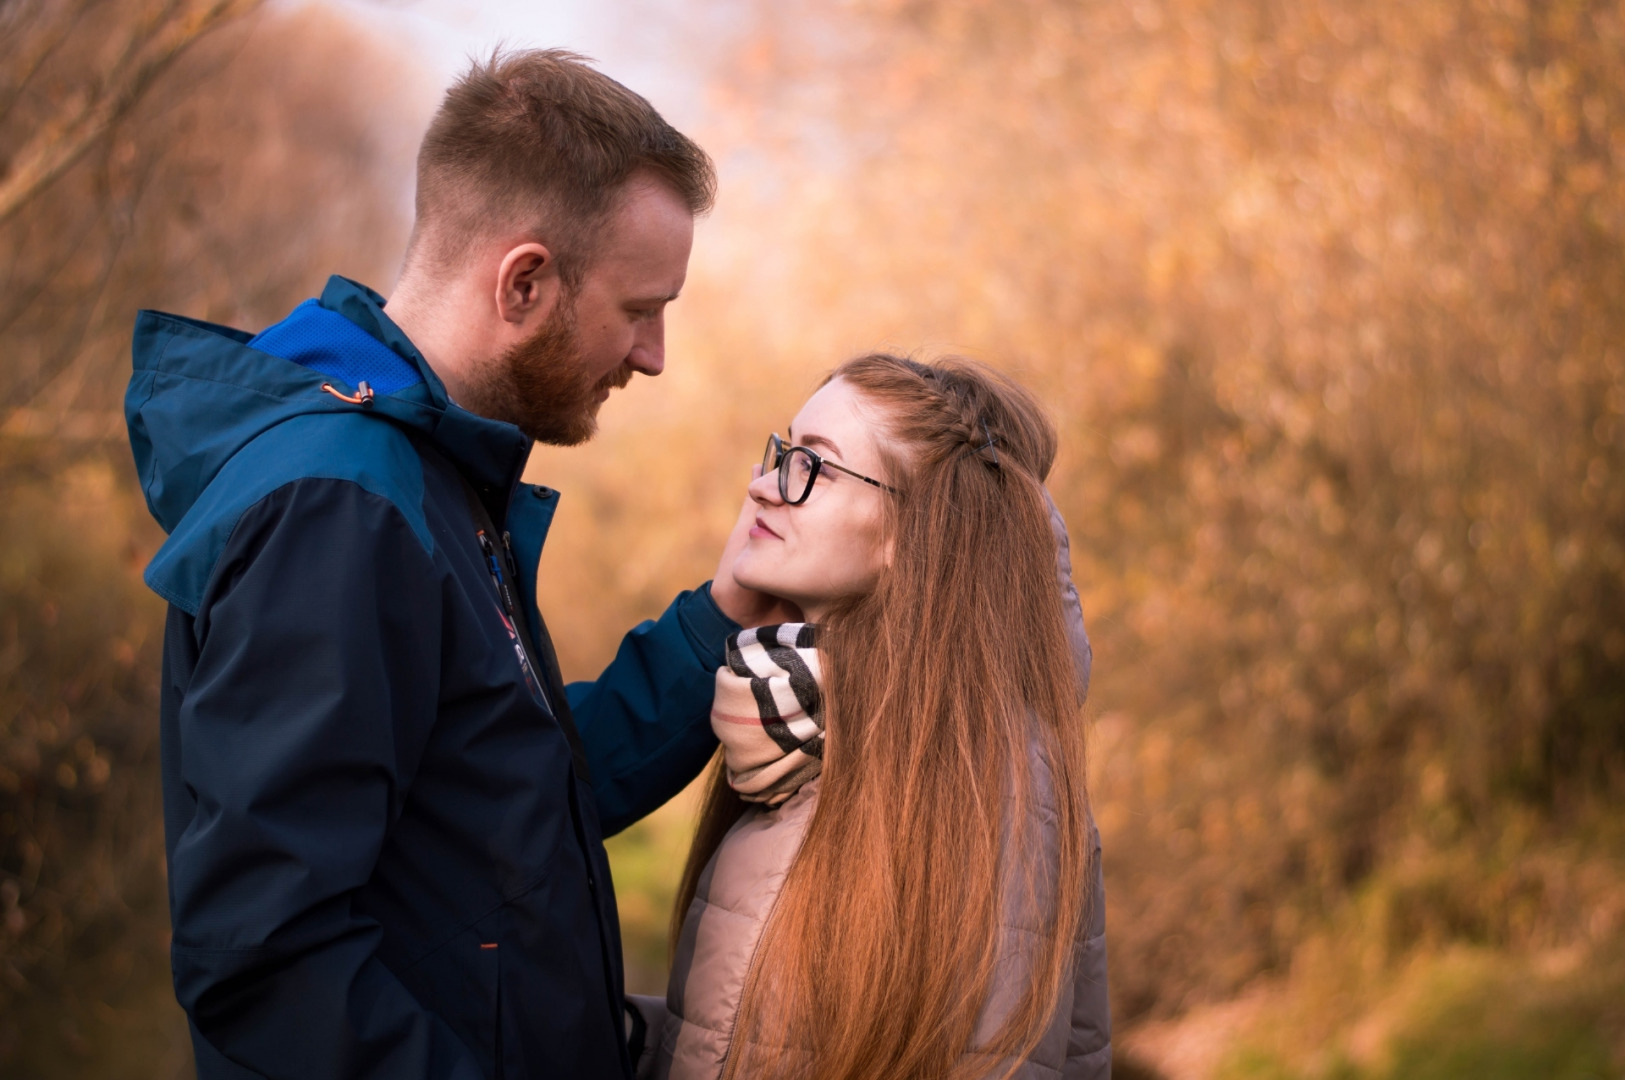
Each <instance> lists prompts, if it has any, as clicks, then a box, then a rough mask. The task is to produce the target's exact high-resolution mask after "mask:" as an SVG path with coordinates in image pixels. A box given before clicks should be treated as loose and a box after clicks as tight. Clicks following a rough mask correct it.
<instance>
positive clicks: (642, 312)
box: [632, 308, 660, 322]
mask: <svg viewBox="0 0 1625 1080" xmlns="http://www.w3.org/2000/svg"><path fill="white" fill-rule="evenodd" d="M659 314H660V309H659V308H633V309H632V321H633V322H648V321H649V320H650V319H652V318H654V317H655V316H656V315H659Z"/></svg>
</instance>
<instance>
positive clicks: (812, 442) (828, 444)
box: [801, 435, 843, 457]
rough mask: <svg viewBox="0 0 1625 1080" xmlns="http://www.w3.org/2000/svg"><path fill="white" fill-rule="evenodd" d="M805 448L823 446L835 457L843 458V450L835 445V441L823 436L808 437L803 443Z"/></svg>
mask: <svg viewBox="0 0 1625 1080" xmlns="http://www.w3.org/2000/svg"><path fill="white" fill-rule="evenodd" d="M801 445H803V446H822V447H823V448H824V449H826V450H828V451H829V452H830V454H832V455H833V456H835V457H842V456H843V455H842V453H841V448H840V447H839V446H836V445H835V440H834V439H826V438H824V436H822V435H808V436H807V437H806V438H804V439H803V440H802V442H801Z"/></svg>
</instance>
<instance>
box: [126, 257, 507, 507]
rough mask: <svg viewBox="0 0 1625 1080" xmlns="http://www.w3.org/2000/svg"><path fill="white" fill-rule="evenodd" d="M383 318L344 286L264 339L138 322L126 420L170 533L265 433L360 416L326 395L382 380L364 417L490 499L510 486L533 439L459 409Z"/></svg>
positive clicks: (148, 488)
mask: <svg viewBox="0 0 1625 1080" xmlns="http://www.w3.org/2000/svg"><path fill="white" fill-rule="evenodd" d="M383 309H384V299H383V297H381V296H379V295H378V294H377V293H375V292H373V291H372V290H371V289H368V288H367V287H365V286H363V285H360V284H357V283H356V282H353V281H349V280H348V279H345V278H342V277H337V276H335V277H333V278H331V279H330V280H329V281H328V284H327V288H326V289H325V290H324V291H323V293H322V297H321V299H320V300H319V301H307V302H306V303H305V304H302V305H300V308H299V309H297V310H296V311H295V312H294V314H293V315H291V316H290V317H289V318H288V319H287V320H284V322H282V323H279V324H277V325H276V326H274V327H272V328H270V329H269V330H267V331H266V332H265V333H263V334H261V335H258V336H257V337H256V336H253V335H250V334H247V333H244V332H243V331H241V330H234V329H232V328H230V327H225V326H217V325H214V324H211V323H207V322H202V321H200V320H196V319H188V318H184V317H182V316H179V315H169V314H165V313H162V312H157V311H143V312H141V313H140V314H139V315H138V316H137V319H136V326H135V339H134V342H133V348H132V352H133V356H134V362H135V371H134V374H133V376H132V377H131V379H130V386H129V389H128V390H127V391H126V393H125V398H124V414H125V420H126V422H127V423H128V425H129V431H130V448H131V450H132V451H133V452H134V455H135V463H136V469H137V474H138V475H139V477H140V480H141V488H142V491H143V493H144V494H145V495H146V499H147V507H148V509H150V510H151V512H152V516H153V517H154V518H156V519H157V521H158V524H159V525H161V526H162V527H163V529H164V531H165V532H166V533H174V531H175V530H176V529H177V528H179V527H180V525H181V523H182V521H183V520H184V519H185V518H186V515H187V514H188V513H189V512H191V510H192V509H193V507H194V506H195V505H196V504H197V503H198V500H199V499H200V497H201V496H202V495H203V493H204V491H205V490H206V489H207V488H208V486H209V485H210V483H212V482H213V481H214V479H215V478H216V477H217V476H219V474H220V471H221V470H222V469H223V468H225V466H226V465H227V463H228V462H230V461H231V460H232V458H233V457H235V456H236V455H237V454H239V453H240V452H241V451H242V450H243V448H244V447H246V446H248V445H249V444H250V443H252V442H253V441H254V440H255V439H257V438H259V437H261V436H262V435H264V434H265V433H266V432H268V431H270V430H271V429H273V428H275V427H277V426H279V425H282V424H285V423H287V422H288V421H290V420H294V419H296V418H298V417H303V416H309V415H312V414H319V413H352V414H353V413H356V412H358V411H362V409H361V406H359V405H357V404H355V403H353V402H347V401H344V400H342V399H341V398H339V397H337V396H335V395H334V394H332V393H329V392H328V391H325V390H323V389H322V386H323V384H328V385H330V386H332V387H333V388H334V389H336V390H341V391H342V392H343V393H345V394H347V395H349V396H351V397H354V396H355V394H356V392H357V389H358V388H357V386H356V385H354V384H353V383H352V382H351V381H350V380H349V379H348V378H346V377H345V376H350V377H351V378H355V379H356V381H357V382H359V381H360V377H361V376H365V375H367V374H368V373H372V377H373V380H374V382H375V384H376V387H375V388H376V389H378V390H382V391H384V392H380V393H378V394H377V396H376V397H375V398H374V400H373V404H372V405H371V406H370V407H368V408H366V409H365V410H364V411H365V412H366V413H367V414H369V415H370V416H371V417H375V418H377V419H379V420H383V421H388V422H391V423H394V424H397V425H401V426H403V427H406V428H410V429H415V430H418V431H421V432H423V433H425V434H427V435H428V436H430V438H431V439H432V441H433V442H434V443H435V444H436V445H437V446H438V447H439V448H440V449H441V450H442V451H443V452H445V453H446V454H447V456H448V457H450V458H452V459H453V460H454V461H456V462H457V463H458V464H459V465H460V466H462V468H463V469H464V471H465V472H466V473H467V474H468V475H469V478H470V480H472V481H473V482H474V483H476V484H477V485H479V486H480V487H482V488H497V489H500V490H503V491H506V490H507V489H508V488H509V487H510V486H511V484H512V483H513V481H514V480H515V479H516V477H517V470H518V469H519V468H522V467H523V463H524V460H525V457H526V455H527V454H528V452H529V449H530V440H529V439H527V438H526V437H525V436H524V435H523V434H522V433H521V432H520V431H519V429H518V428H516V427H514V426H513V425H511V424H505V423H501V422H498V421H494V420H487V419H485V418H484V417H480V416H475V415H474V414H473V413H470V412H468V411H467V410H465V409H463V408H461V407H459V406H458V405H456V404H454V403H452V402H451V400H450V399H449V398H448V397H447V395H446V389H445V386H444V385H443V384H442V383H441V381H440V379H439V378H438V377H437V376H436V375H435V373H434V371H433V370H432V369H431V368H430V367H429V364H428V362H427V361H426V360H425V359H424V358H423V355H422V353H420V352H419V351H418V350H417V348H416V347H415V346H414V345H413V344H412V343H411V341H409V340H408V339H407V337H406V335H405V334H404V333H402V332H401V330H400V328H399V327H397V326H396V325H395V324H394V322H392V321H391V320H390V319H389V317H388V316H387V315H385V314H384V310H383ZM335 338H336V339H337V341H338V347H337V349H335V347H334V340H335ZM267 349H275V352H272V351H267ZM277 353H280V355H278V354H277ZM358 373H359V375H358ZM380 375H381V376H382V378H380Z"/></svg>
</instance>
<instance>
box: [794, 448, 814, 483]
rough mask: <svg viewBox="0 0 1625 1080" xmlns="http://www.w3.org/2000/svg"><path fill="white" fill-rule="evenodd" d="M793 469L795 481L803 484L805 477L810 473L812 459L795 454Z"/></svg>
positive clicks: (804, 455) (805, 480)
mask: <svg viewBox="0 0 1625 1080" xmlns="http://www.w3.org/2000/svg"><path fill="white" fill-rule="evenodd" d="M794 469H795V475H796V479H797V480H799V481H801V482H802V483H804V484H805V483H806V482H807V477H808V476H809V475H811V473H812V458H810V457H808V456H807V455H806V454H797V455H796V462H795V465H794Z"/></svg>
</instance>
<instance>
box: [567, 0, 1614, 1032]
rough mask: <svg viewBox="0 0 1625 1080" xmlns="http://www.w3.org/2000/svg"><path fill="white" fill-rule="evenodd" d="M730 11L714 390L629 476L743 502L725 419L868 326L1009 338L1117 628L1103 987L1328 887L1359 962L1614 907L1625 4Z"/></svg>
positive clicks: (863, 0)
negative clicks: (1035, 389) (729, 493)
mask: <svg viewBox="0 0 1625 1080" xmlns="http://www.w3.org/2000/svg"><path fill="white" fill-rule="evenodd" d="M730 11H733V12H734V13H735V15H736V16H739V15H741V14H743V16H745V17H744V18H742V19H741V21H742V22H743V23H744V25H746V26H747V27H748V29H747V30H746V31H744V32H743V38H742V43H741V46H740V48H739V49H738V52H737V60H736V62H735V64H734V66H733V67H732V69H731V70H729V71H728V73H727V74H726V75H725V76H724V77H723V78H721V79H720V80H719V82H718V86H717V100H716V103H717V105H718V110H719V117H720V118H721V121H722V122H723V124H725V125H730V126H721V125H719V132H718V134H717V135H716V136H714V137H713V138H712V140H711V141H710V143H708V145H711V146H712V147H713V149H716V150H718V151H719V152H721V156H722V160H723V179H724V198H723V206H722V208H721V209H720V210H719V215H718V222H717V223H716V225H715V228H718V229H722V230H723V231H724V233H725V235H724V236H723V237H721V238H718V237H716V236H714V235H713V236H711V237H709V238H707V237H706V236H704V235H703V234H702V239H701V243H700V245H699V248H698V249H697V256H696V258H697V268H696V273H695V282H694V284H693V285H692V286H691V289H690V291H689V294H688V295H689V296H690V297H692V298H694V303H695V305H696V307H697V308H698V311H686V312H679V313H678V316H680V317H674V322H676V323H677V325H678V327H679V329H678V331H677V333H678V334H679V335H691V337H692V343H693V347H694V348H696V349H697V350H699V351H701V352H702V353H710V354H711V356H712V359H711V361H710V363H711V365H712V368H711V375H710V378H711V382H710V387H711V392H710V393H709V394H705V393H700V392H695V393H694V394H693V395H692V396H691V398H690V400H689V401H686V402H684V403H682V404H681V405H677V406H675V407H674V409H673V411H671V412H668V413H666V414H664V415H663V416H661V417H658V418H656V417H654V416H653V415H652V414H653V409H652V407H651V408H650V413H651V416H650V417H648V418H644V419H648V420H653V422H654V423H655V424H657V425H662V426H663V430H664V432H665V435H666V439H667V442H666V444H665V445H668V446H672V445H676V446H683V447H684V448H685V449H684V455H685V457H684V461H685V462H686V461H687V460H688V457H689V456H694V457H696V458H699V459H700V460H703V461H705V466H704V468H702V469H699V470H697V471H696V472H692V473H691V472H688V471H687V470H685V469H681V468H675V467H672V468H673V474H674V475H675V476H677V477H680V478H681V479H682V481H684V483H680V484H677V485H675V489H674V490H670V491H664V492H662V491H660V490H657V488H656V485H653V484H639V483H636V482H629V483H627V484H624V485H623V488H624V494H623V495H622V496H621V499H620V503H618V504H616V505H625V506H629V507H635V508H636V516H637V519H638V520H643V521H663V520H666V519H668V518H673V517H677V516H679V515H681V514H682V513H683V512H684V511H683V509H682V508H683V507H684V506H686V505H693V503H694V500H695V499H696V498H699V499H700V500H701V501H702V502H703V505H706V506H711V505H712V503H717V504H719V505H720V504H721V503H722V502H724V501H725V500H723V499H721V498H720V497H713V496H711V495H710V494H708V493H709V492H710V491H711V486H712V484H713V479H712V478H713V477H714V476H715V475H718V471H719V469H721V468H722V466H721V465H720V464H718V463H717V462H713V461H712V460H711V458H710V457H709V456H707V455H710V454H711V453H712V451H711V449H710V448H713V447H716V446H717V445H718V444H719V442H726V443H727V444H728V445H729V446H730V448H731V450H732V453H733V455H734V459H736V464H737V465H738V468H742V463H743V462H747V461H748V460H750V455H751V452H752V451H753V450H754V445H753V444H752V445H747V442H750V441H751V438H760V432H763V431H765V430H767V427H768V426H769V425H771V424H773V423H776V422H782V420H783V418H784V417H785V416H787V415H788V414H789V411H790V410H792V409H793V408H794V407H795V403H796V401H798V400H799V398H800V397H801V396H802V395H804V394H805V393H806V392H807V391H808V390H810V389H811V386H812V385H813V376H814V374H815V373H816V372H817V371H820V370H826V369H827V368H828V367H830V366H832V365H833V364H834V363H835V362H837V361H838V360H840V359H842V358H843V357H845V356H847V355H850V354H851V353H853V352H855V351H857V350H859V349H864V348H869V347H873V346H875V345H879V344H886V343H892V344H894V345H896V346H898V347H901V348H904V349H911V348H916V347H920V346H925V347H926V348H927V349H928V350H930V349H937V350H941V349H943V348H951V349H954V350H957V351H967V352H971V353H973V354H978V355H982V356H984V357H987V358H990V359H994V360H995V361H997V362H1002V363H1006V364H1009V365H1013V366H1014V367H1015V368H1016V369H1017V370H1018V371H1019V372H1021V373H1022V374H1023V375H1024V377H1026V378H1027V379H1029V380H1030V381H1032V382H1033V383H1034V384H1036V385H1038V386H1040V387H1041V388H1042V390H1043V392H1044V395H1045V397H1046V399H1047V400H1048V401H1049V402H1050V403H1051V405H1052V407H1053V409H1054V410H1055V413H1056V415H1057V418H1058V419H1059V421H1060V422H1061V425H1062V430H1063V452H1062V461H1061V463H1060V466H1059V467H1058V470H1057V473H1056V475H1055V477H1054V478H1053V486H1054V487H1055V489H1056V492H1057V495H1058V498H1059V500H1060V502H1061V504H1062V506H1063V508H1064V509H1065V510H1066V512H1067V515H1068V518H1069V520H1070V522H1071V524H1072V528H1073V530H1074V535H1075V538H1076V539H1075V550H1076V551H1077V554H1078V569H1079V577H1080V580H1081V583H1082V585H1083V586H1084V590H1085V597H1086V610H1087V612H1088V614H1089V616H1090V618H1091V622H1092V627H1093V629H1094V632H1095V635H1096V637H1097V641H1098V646H1099V648H1098V652H1097V664H1098V668H1097V673H1098V675H1097V683H1096V689H1095V692H1094V700H1093V702H1092V708H1091V711H1092V712H1093V713H1094V714H1095V716H1096V717H1097V742H1096V747H1097V766H1098V770H1099V774H1098V777H1097V781H1096V793H1095V797H1096V811H1097V814H1098V817H1099V819H1100V822H1101V825H1102V828H1103V830H1104V833H1105V836H1106V845H1107V847H1106V852H1107V854H1106V860H1107V874H1108V893H1109V908H1110V916H1109V917H1110V925H1111V934H1112V950H1113V964H1112V967H1113V971H1112V978H1113V990H1114V993H1115V996H1116V1001H1117V1009H1118V1015H1119V1017H1120V1018H1121V1019H1123V1020H1125V1021H1128V1022H1131V1023H1132V1022H1133V1021H1135V1020H1137V1019H1141V1018H1145V1017H1149V1016H1156V1015H1162V1014H1168V1013H1172V1012H1177V1011H1179V1010H1180V1009H1182V1008H1185V1007H1188V1006H1190V1005H1192V1004H1194V1003H1197V1002H1200V1001H1203V1000H1211V999H1215V998H1222V997H1225V996H1227V995H1230V994H1232V993H1234V992H1236V991H1237V990H1238V989H1239V988H1240V987H1241V986H1243V985H1244V984H1245V983H1247V982H1248V981H1249V980H1251V979H1253V978H1255V977H1256V976H1258V975H1260V974H1267V973H1271V972H1277V973H1279V972H1284V971H1285V970H1286V969H1287V968H1288V965H1289V963H1290V961H1291V958H1292V956H1293V954H1294V950H1295V949H1297V948H1298V947H1299V946H1300V944H1301V943H1302V942H1303V941H1304V940H1305V939H1306V937H1308V936H1309V935H1310V934H1312V933H1313V932H1315V930H1316V928H1318V927H1323V926H1325V925H1326V924H1327V920H1328V919H1330V918H1332V917H1333V916H1335V915H1336V914H1337V913H1338V912H1340V911H1346V910H1347V909H1349V907H1350V905H1354V906H1355V907H1356V908H1357V909H1358V911H1359V912H1360V915H1359V918H1360V920H1361V925H1362V926H1364V927H1366V928H1367V929H1368V930H1369V931H1370V934H1371V936H1372V938H1373V940H1374V941H1375V942H1376V944H1375V948H1376V949H1377V952H1378V954H1379V957H1378V962H1379V963H1381V962H1384V961H1383V960H1382V958H1383V957H1397V956H1401V955H1403V954H1405V953H1406V951H1407V950H1410V949H1413V948H1415V947H1419V946H1428V945H1432V944H1438V943H1442V942H1450V941H1467V942H1476V943H1481V944H1485V945H1491V946H1515V947H1520V948H1521V947H1530V946H1543V945H1555V944H1560V943H1561V944H1569V945H1580V946H1583V947H1590V946H1591V945H1595V944H1597V943H1600V942H1604V941H1610V940H1613V941H1617V940H1618V939H1619V938H1620V936H1621V935H1622V934H1625V901H1622V899H1621V897H1622V895H1625V894H1622V892H1621V890H1620V888H1619V882H1620V881H1621V880H1622V877H1625V872H1622V871H1625V867H1622V865H1621V864H1622V861H1625V860H1622V855H1625V842H1622V840H1625V838H1622V837H1621V829H1620V824H1621V823H1620V819H1619V816H1618V814H1617V810H1616V809H1614V808H1616V807H1617V805H1618V802H1617V800H1618V799H1619V796H1620V795H1621V793H1622V788H1625V549H1622V544H1625V483H1622V479H1625V431H1622V426H1625V351H1622V348H1625V347H1622V345H1621V342H1625V301H1622V299H1621V298H1622V297H1625V252H1622V247H1621V245H1622V240H1625V179H1622V178H1625V170H1622V169H1621V167H1620V166H1621V162H1620V160H1619V157H1620V155H1621V153H1622V152H1625V21H1622V15H1625V13H1622V11H1621V9H1620V7H1619V5H1618V4H1617V3H1601V2H1577V0H1556V2H1542V3H1536V2H1521V0H1497V2H1493V3H1481V2H1474V0H1428V2H1419V0H1376V2H1370V3H1365V4H1359V5H1348V4H1340V3H1332V2H1318V3H1316V2H1309V3H1302V2H1294V3H1286V2H1278V0H1226V2H1223V3H1219V2H1212V0H1134V2H1124V3H1103V4H1078V3H1073V2H1070V0H1000V2H998V3H993V2H988V0H858V2H854V3H849V4H843V5H840V6H839V7H831V6H830V5H821V4H820V5H815V4H810V3H801V4H798V3H772V4H767V3H759V4H754V5H743V6H742V7H741V6H735V7H733V8H730ZM682 317H688V318H694V319H697V321H698V325H695V326H692V327H691V328H690V329H688V330H684V329H683V328H682V327H683V318H682ZM673 372H674V373H676V374H677V375H678V377H679V378H682V377H683V376H682V375H681V372H680V370H679V368H678V365H676V364H674V365H673ZM685 408H691V409H692V411H691V412H689V413H688V414H687V418H686V419H685V418H684V414H683V411H682V410H683V409H685ZM747 414H753V416H754V419H751V420H748V421H747ZM660 429H661V428H660V427H657V430H660ZM747 429H748V430H752V431H754V432H756V434H755V435H754V436H753V437H747V436H746V435H745V434H744V432H745V431H746V430H747ZM648 430H649V428H648V427H647V426H646V425H645V424H644V423H642V422H640V423H639V424H636V425H629V426H628V428H627V429H626V432H625V434H624V436H623V435H622V434H621V433H620V432H619V430H618V429H617V430H612V431H610V432H609V435H608V438H609V441H610V442H611V443H614V442H615V440H617V439H621V438H624V439H625V440H626V443H625V446H626V450H625V452H627V453H632V454H635V453H636V452H637V451H636V450H635V449H634V448H633V443H634V442H635V441H637V440H639V439H640V438H641V437H642V436H644V435H646V434H647V433H648ZM690 447H699V449H689V448H690ZM645 460H646V461H647V469H648V473H646V474H645V475H649V474H653V475H661V472H660V470H661V469H662V468H663V466H662V465H661V463H660V462H659V460H658V459H657V458H655V457H653V456H648V457H646V458H645ZM667 467H671V466H667ZM581 468H583V469H585V468H587V466H581ZM735 471H738V469H736V470H735ZM724 475H731V474H726V473H724ZM594 481H595V483H594V489H595V493H594V495H593V496H592V498H593V499H595V500H596V501H597V503H598V504H602V503H604V502H605V500H606V499H610V497H609V496H606V495H603V494H600V492H602V491H604V490H608V489H611V488H612V487H613V481H612V479H611V478H608V477H605V476H602V475H599V474H594ZM566 486H567V487H568V485H566ZM610 501H611V502H613V499H610ZM565 512H566V513H568V512H569V511H568V504H567V505H566V511H565ZM711 512H712V513H714V514H717V513H720V512H721V511H720V510H714V511H711ZM627 516H628V517H631V516H632V514H631V513H630V512H629V513H628V515H627ZM609 535H610V536H614V535H615V534H613V533H611V534H609ZM681 550H685V551H686V550H688V548H687V547H684V548H682V549H681ZM669 551H670V546H669V545H668V544H666V543H665V542H664V541H663V540H662V539H657V538H656V537H654V536H647V537H645V538H642V539H632V538H626V539H601V540H600V541H598V548H597V557H598V558H599V559H600V560H601V561H602V562H604V564H605V565H606V566H615V565H619V566H623V567H629V568H636V567H639V566H643V565H646V563H645V562H644V559H645V557H647V558H648V559H650V560H653V561H655V562H659V561H660V560H669V559H670V558H671V556H670V554H669ZM689 562H690V564H691V565H692V567H694V568H695V569H697V568H698V567H699V566H700V565H701V564H702V560H701V558H700V557H699V556H697V555H696V556H692V557H689ZM627 572H629V573H636V572H637V571H636V570H635V569H630V570H628V571H627ZM967 632H971V631H970V630H969V629H967ZM1622 1049H1625V1048H1622Z"/></svg>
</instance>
